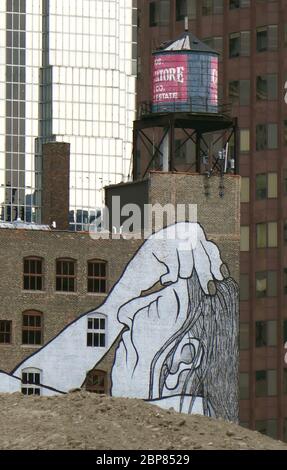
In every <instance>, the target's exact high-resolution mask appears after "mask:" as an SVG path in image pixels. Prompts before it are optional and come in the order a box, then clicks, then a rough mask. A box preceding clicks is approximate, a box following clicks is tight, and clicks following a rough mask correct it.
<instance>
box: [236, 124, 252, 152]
mask: <svg viewBox="0 0 287 470" xmlns="http://www.w3.org/2000/svg"><path fill="white" fill-rule="evenodd" d="M239 136H240V152H249V150H250V131H249V129H240V134H239Z"/></svg>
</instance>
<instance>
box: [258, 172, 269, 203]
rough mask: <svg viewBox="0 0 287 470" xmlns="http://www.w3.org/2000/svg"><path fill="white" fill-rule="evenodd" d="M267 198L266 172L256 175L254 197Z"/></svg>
mask: <svg viewBox="0 0 287 470" xmlns="http://www.w3.org/2000/svg"><path fill="white" fill-rule="evenodd" d="M266 198H267V174H262V175H256V199H266Z"/></svg>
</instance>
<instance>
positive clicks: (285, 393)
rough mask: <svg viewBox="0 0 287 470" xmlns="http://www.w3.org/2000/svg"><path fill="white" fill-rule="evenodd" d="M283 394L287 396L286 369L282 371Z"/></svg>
mask: <svg viewBox="0 0 287 470" xmlns="http://www.w3.org/2000/svg"><path fill="white" fill-rule="evenodd" d="M283 393H284V395H287V369H286V368H285V369H284V370H283Z"/></svg>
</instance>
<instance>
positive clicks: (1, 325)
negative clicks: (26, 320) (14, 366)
mask: <svg viewBox="0 0 287 470" xmlns="http://www.w3.org/2000/svg"><path fill="white" fill-rule="evenodd" d="M11 336H12V322H11V321H9V320H0V344H10V343H11Z"/></svg>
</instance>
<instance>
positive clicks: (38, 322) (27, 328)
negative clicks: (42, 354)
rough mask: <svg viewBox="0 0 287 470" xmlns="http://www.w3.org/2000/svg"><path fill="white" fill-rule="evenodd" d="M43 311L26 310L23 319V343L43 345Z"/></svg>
mask: <svg viewBox="0 0 287 470" xmlns="http://www.w3.org/2000/svg"><path fill="white" fill-rule="evenodd" d="M42 323H43V322H42V313H40V312H35V311H31V312H25V313H23V319H22V344H29V345H41V344H42V338H43V332H42V326H43V325H42Z"/></svg>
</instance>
